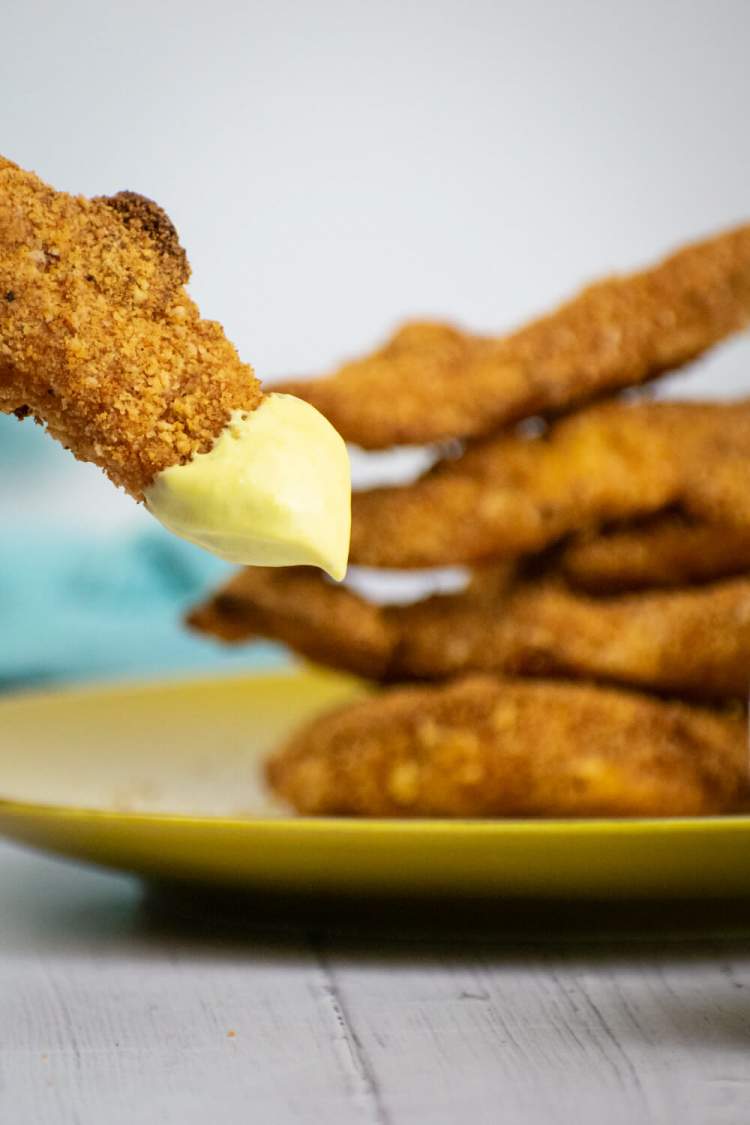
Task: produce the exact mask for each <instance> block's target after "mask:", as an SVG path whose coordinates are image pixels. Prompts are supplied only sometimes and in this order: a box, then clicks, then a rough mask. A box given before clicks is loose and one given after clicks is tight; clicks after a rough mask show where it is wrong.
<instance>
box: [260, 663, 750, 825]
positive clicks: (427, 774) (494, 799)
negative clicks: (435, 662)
mask: <svg viewBox="0 0 750 1125" xmlns="http://www.w3.org/2000/svg"><path fill="white" fill-rule="evenodd" d="M267 775H268V779H269V781H270V784H271V786H272V787H273V788H274V789H275V791H276V792H277V793H278V794H279V795H280V796H281V797H283V798H284V799H285V800H287V801H288V802H289V803H290V804H291V805H292V806H293V807H294V808H295V809H296V810H297V812H300V813H303V814H311V815H321V814H323V815H326V814H327V815H334V816H337V815H341V816H347V815H351V816H384V817H393V816H399V817H404V816H411V817H419V816H451V817H500V816H517V817H534V816H554V817H575V816H681V815H703V814H712V813H720V812H726V811H729V810H731V809H732V808H734V807H736V806H737V804H738V802H739V800H740V799H741V797H742V796H743V794H744V791H745V782H746V729H745V720H744V717H741V716H732V715H729V714H721V713H713V712H710V711H703V710H701V709H699V708H694V707H689V706H686V705H681V704H677V703H666V702H660V701H658V700H654V699H649V698H648V697H646V696H642V695H638V694H635V693H628V692H624V691H613V690H611V689H604V688H596V687H590V686H575V685H570V684H555V683H534V682H527V683H518V682H515V681H512V680H510V681H503V680H498V679H495V678H493V677H472V678H469V679H464V680H459V681H458V682H456V683H452V684H448V685H444V686H441V687H411V688H408V687H407V688H396V689H391V690H387V691H384V692H381V693H380V694H378V695H376V696H374V697H371V698H369V699H366V700H365V701H364V702H357V703H354V704H349V705H347V706H345V707H343V708H340V709H338V710H336V711H334V712H331V713H329V714H327V715H324V716H323V717H321V718H318V719H315V720H313V722H311V723H309V724H307V725H306V726H305V727H304V728H303V729H302V730H300V731H298V732H297V733H295V734H294V735H293V736H292V737H291V739H289V741H288V742H287V743H286V745H285V746H283V747H282V748H281V749H280V750H279V751H277V752H276V753H275V754H274V755H273V757H272V758H271V759H270V761H269V762H268V766H267Z"/></svg>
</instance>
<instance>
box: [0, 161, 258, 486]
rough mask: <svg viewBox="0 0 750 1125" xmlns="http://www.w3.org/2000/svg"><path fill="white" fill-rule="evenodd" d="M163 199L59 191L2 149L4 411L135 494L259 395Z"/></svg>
mask: <svg viewBox="0 0 750 1125" xmlns="http://www.w3.org/2000/svg"><path fill="white" fill-rule="evenodd" d="M189 272H190V271H189V266H188V262H187V258H186V256H185V252H184V250H183V249H182V247H181V246H180V244H179V241H178V239H177V235H176V233H175V230H174V228H173V226H172V224H171V223H170V221H169V219H168V218H167V216H166V215H165V214H164V212H163V211H162V210H161V208H159V207H157V205H156V204H155V203H152V202H151V201H150V200H147V199H144V198H143V197H142V196H139V195H135V194H133V193H131V192H122V193H120V194H119V195H116V196H113V197H112V198H98V199H84V198H82V197H80V196H72V195H66V194H65V193H64V192H58V191H54V190H53V189H52V188H51V187H49V186H48V185H47V184H45V183H43V182H42V181H41V180H40V179H39V178H38V177H37V176H35V175H34V174H33V173H31V172H25V171H23V170H22V169H21V168H18V167H17V166H16V165H15V164H12V163H11V162H10V161H8V160H5V159H4V158H2V157H0V411H3V412H5V413H11V412H13V413H16V414H17V415H19V416H20V417H23V416H25V415H28V414H31V415H33V416H34V417H35V418H36V420H37V421H38V422H42V423H44V424H46V426H47V429H48V430H49V432H50V434H52V436H53V437H55V438H57V439H58V440H59V441H61V442H62V443H63V445H65V446H67V447H68V448H69V449H71V450H72V451H73V452H74V453H75V455H76V456H77V457H79V458H80V459H81V460H84V461H93V462H94V463H95V464H97V465H99V466H100V467H101V468H103V469H104V470H105V472H106V473H107V474H108V475H109V477H110V478H111V479H112V480H113V481H114V482H115V484H119V485H122V486H123V488H125V489H127V491H128V492H130V493H131V494H132V495H133V496H134V497H136V499H139V500H140V499H143V494H144V490H145V489H146V488H147V487H148V486H149V485H150V484H151V482H152V481H153V480H154V478H155V477H156V476H157V474H158V473H160V472H161V471H162V470H163V469H166V468H168V467H170V466H172V465H177V464H183V463H184V462H186V461H189V460H190V459H191V457H192V456H193V455H194V454H195V453H204V452H207V451H208V450H209V449H211V447H212V446H213V444H214V441H215V439H216V438H217V437H218V435H219V434H220V433H221V431H222V430H223V428H224V427H225V425H226V423H227V421H228V419H229V417H230V415H231V414H232V412H233V411H234V410H242V411H248V412H249V411H252V410H254V408H255V407H257V406H258V404H259V403H260V401H261V397H262V396H261V390H260V385H259V383H258V381H257V379H256V378H255V376H254V375H253V372H252V369H251V368H250V367H249V366H248V365H247V364H244V363H241V362H240V359H239V357H238V355H237V353H236V351H235V349H234V347H233V346H232V344H230V342H229V341H228V340H227V339H226V338H225V336H224V333H223V332H222V329H221V327H220V326H219V325H218V324H215V323H213V322H211V321H207V320H201V319H200V317H199V313H198V309H197V308H196V306H195V305H194V303H193V302H192V301H191V300H190V298H189V297H188V295H187V293H186V292H185V289H184V285H185V283H186V282H187V280H188V276H189Z"/></svg>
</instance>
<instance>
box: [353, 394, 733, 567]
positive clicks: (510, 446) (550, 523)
mask: <svg viewBox="0 0 750 1125" xmlns="http://www.w3.org/2000/svg"><path fill="white" fill-rule="evenodd" d="M674 505H678V506H679V507H680V508H681V509H682V510H683V511H685V512H687V513H688V514H689V515H691V516H693V517H694V518H695V519H697V520H702V521H705V522H707V523H717V524H725V525H726V526H730V527H738V528H750V401H748V400H743V401H741V402H736V403H721V404H719V403H705V402H686V403H676V402H656V403H655V402H640V403H636V404H633V403H610V404H608V405H605V406H597V407H591V408H589V409H588V410H586V411H582V412H581V413H580V414H576V415H573V416H571V417H568V418H565V419H562V420H561V421H559V422H558V423H557V424H556V425H554V426H553V427H552V428H551V429H550V430H549V432H548V433H546V434H545V435H543V436H542V437H532V438H530V437H525V436H520V435H511V436H499V437H495V438H488V439H487V440H485V441H484V442H481V443H479V444H477V445H475V446H473V447H470V448H469V449H468V451H467V452H466V453H464V454H463V456H461V457H459V458H457V459H456V460H453V461H442V462H439V463H438V464H437V465H436V466H435V467H434V468H433V469H431V470H430V471H429V472H428V473H427V474H425V476H423V477H422V478H421V479H419V480H418V481H416V482H415V483H414V484H411V485H408V486H398V487H387V488H377V489H373V490H371V491H369V492H360V493H356V494H355V495H354V497H353V499H352V545H351V555H350V558H351V561H352V563H359V564H361V565H364V566H384V567H396V568H401V567H429V566H444V565H447V564H450V563H463V562H477V561H482V560H486V559H492V558H504V559H507V558H513V557H517V556H520V555H524V554H528V553H531V552H534V551H539V550H541V549H543V548H544V547H547V546H549V545H550V544H552V543H554V542H556V541H557V540H559V539H560V538H562V537H563V536H564V535H566V534H569V533H570V532H581V531H583V532H585V531H587V530H589V529H593V528H597V527H599V526H601V525H604V524H607V523H613V522H616V521H622V520H626V519H633V518H636V517H639V516H645V515H650V514H652V513H655V512H658V511H660V510H663V509H664V508H667V507H671V506H674Z"/></svg>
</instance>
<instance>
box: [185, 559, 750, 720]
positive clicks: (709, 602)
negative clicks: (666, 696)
mask: <svg viewBox="0 0 750 1125" xmlns="http://www.w3.org/2000/svg"><path fill="white" fill-rule="evenodd" d="M492 575H493V572H492V570H490V569H488V571H487V572H486V573H484V574H480V575H479V576H478V577H477V578H475V580H474V582H473V583H472V584H471V585H470V586H469V587H468V589H467V590H466V591H464V592H462V593H459V594H447V595H446V594H441V595H437V596H435V597H431V598H426V599H424V600H423V601H418V602H415V603H413V604H411V605H390V606H379V605H375V604H373V603H371V602H369V601H367V600H366V599H365V598H362V597H360V596H359V595H358V594H355V593H354V592H353V591H352V590H349V589H347V588H346V587H341V586H339V587H336V586H333V585H332V584H331V583H329V582H327V581H325V579H323V578H322V577H321V576H320V575H318V574H317V573H316V572H315V571H313V570H311V569H309V568H307V567H299V568H294V569H292V568H290V569H287V570H285V571H274V570H271V569H267V570H264V569H262V568H259V569H254V570H245V571H243V572H241V573H240V574H239V575H237V577H235V578H234V579H233V580H232V581H231V582H230V583H229V584H228V586H227V587H225V589H224V590H222V591H220V592H219V593H218V594H217V595H215V596H214V597H213V598H212V599H211V600H210V601H209V602H207V603H206V604H205V605H203V606H201V607H199V608H198V609H196V610H194V611H193V613H192V614H191V616H190V618H189V621H190V624H191V625H192V626H193V628H196V629H198V630H200V631H202V632H205V633H210V634H213V635H214V636H218V637H220V638H222V639H224V640H229V641H233V642H239V641H246V640H248V639H250V638H251V637H254V636H262V637H267V638H271V639H273V640H277V641H282V642H284V643H285V644H287V645H289V646H290V647H291V648H293V649H294V650H295V651H296V652H298V653H300V654H301V655H302V656H305V657H307V658H308V659H311V660H315V661H318V662H320V663H323V664H328V665H331V666H332V667H334V668H340V669H344V670H346V671H349V672H354V673H356V674H358V675H361V676H367V677H369V678H370V679H375V680H382V681H389V680H391V681H392V680H437V679H447V678H449V677H451V676H456V675H462V674H465V673H467V672H493V673H497V674H500V675H512V676H523V677H525V676H533V677H563V676H565V677H569V678H572V679H585V680H596V681H600V682H608V683H615V684H622V685H629V686H635V687H642V688H650V689H652V690H654V691H659V692H666V693H670V694H676V695H684V696H690V697H694V698H703V699H723V698H728V697H742V698H744V697H745V696H746V695H747V692H748V688H749V687H750V578H748V577H743V578H735V579H727V580H724V581H722V582H716V583H714V584H711V585H706V586H700V587H696V588H692V589H684V590H670V591H645V592H641V593H634V594H629V595H621V596H619V597H608V598H595V597H590V596H587V595H585V594H581V593H576V592H574V591H572V590H570V589H569V588H567V587H566V586H565V585H564V584H563V583H560V582H559V581H555V580H553V579H545V580H528V579H524V578H519V579H518V580H517V581H516V582H515V583H513V582H512V581H511V580H510V579H509V577H508V572H507V570H502V569H501V571H500V572H499V577H498V578H497V580H496V581H494V582H493V581H492V580H491V579H492Z"/></svg>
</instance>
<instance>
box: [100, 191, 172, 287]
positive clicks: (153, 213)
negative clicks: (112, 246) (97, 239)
mask: <svg viewBox="0 0 750 1125" xmlns="http://www.w3.org/2000/svg"><path fill="white" fill-rule="evenodd" d="M96 198H98V199H100V200H101V202H102V203H106V205H107V206H108V207H111V208H112V209H113V210H114V211H116V212H117V214H118V215H119V216H120V218H121V219H122V221H123V222H124V223H125V226H128V227H129V226H132V225H133V224H134V223H135V224H137V225H138V226H139V227H140V228H141V230H142V231H144V232H145V233H146V234H147V235H148V236H149V238H150V239H152V240H153V241H154V242H155V243H156V245H157V247H158V248H159V252H160V253H161V254H164V255H165V256H166V257H169V258H174V259H175V260H176V261H177V263H178V264H179V267H180V268H179V284H180V285H187V283H188V281H189V280H190V263H189V262H188V258H187V254H186V253H185V251H184V249H183V247H182V246H181V245H180V239H179V236H178V234H177V231H176V229H175V227H174V224H173V223H172V220H171V219H170V218H169V215H168V214H167V213H166V211H165V210H164V209H163V208H162V207H160V206H159V204H158V203H154V201H153V199H147V198H146V196H145V195H139V194H138V193H137V192H135V191H118V192H117V194H116V195H102V196H98V197H96Z"/></svg>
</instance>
